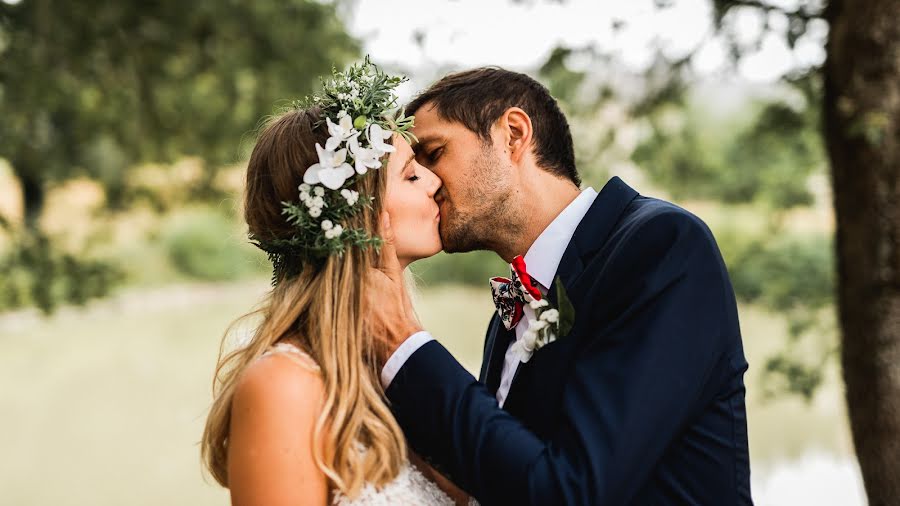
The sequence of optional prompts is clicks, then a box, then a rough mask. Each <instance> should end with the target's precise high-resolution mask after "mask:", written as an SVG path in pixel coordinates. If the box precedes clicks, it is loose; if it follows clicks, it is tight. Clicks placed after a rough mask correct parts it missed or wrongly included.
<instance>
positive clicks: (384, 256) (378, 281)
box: [366, 212, 422, 365]
mask: <svg viewBox="0 0 900 506" xmlns="http://www.w3.org/2000/svg"><path fill="white" fill-rule="evenodd" d="M380 234H381V238H382V240H383V244H382V246H381V265H380V266H379V268H378V269H371V271H370V273H369V290H368V304H367V314H366V317H367V321H366V323H367V324H368V326H369V330H370V332H372V333H373V335H374V337H375V339H376V340H378V341H379V344H380V346H378V347H377V348H378V350H379V353H378V355H379V360H380V365H384V363H385V362H387V360H388V359H389V358H390V357H391V355H393V353H394V351H396V349H397V348H398V347H399V346H400V345H401V344H403V341H406V339H408V338H409V337H410V336H411V335H413V334H415V333H416V332H419V331H420V330H422V326H421V325H420V324H419V322H418V320H417V319H416V316H415V312H414V311H413V308H412V303H411V301H410V298H409V294H408V293H407V291H406V287H405V286H404V281H403V279H404V278H403V268H402V267H401V266H400V259H399V258H398V257H397V250H396V249H395V246H394V231H393V229H392V228H391V219H390V215H388V213H387V212H384V213H382V216H381V231H380Z"/></svg>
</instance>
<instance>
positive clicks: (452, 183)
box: [414, 105, 515, 253]
mask: <svg viewBox="0 0 900 506" xmlns="http://www.w3.org/2000/svg"><path fill="white" fill-rule="evenodd" d="M415 125H416V126H415V129H414V133H415V134H416V136H417V137H418V138H419V143H418V144H416V146H415V151H416V158H417V160H418V161H419V163H420V164H422V165H424V166H425V167H427V168H429V169H430V170H432V171H433V172H434V173H435V174H436V175H437V176H438V177H440V178H441V180H442V181H443V186H442V187H441V189H440V190H439V191H438V193H437V194H436V195H435V200H436V201H437V203H438V206H440V210H441V221H440V228H439V232H440V235H441V242H442V243H443V246H444V251H446V252H448V253H460V252H465V251H474V250H483V249H486V250H495V249H496V248H497V246H498V244H504V242H505V241H508V240H509V237H508V235H509V234H514V233H515V223H514V221H515V216H514V213H512V209H513V203H512V198H511V197H512V196H513V195H512V194H513V188H512V184H511V182H510V171H511V170H512V167H511V165H510V164H509V163H508V161H507V162H504V159H503V158H502V157H501V156H499V154H498V153H497V152H496V150H495V147H494V145H493V143H492V142H491V141H490V140H485V139H482V138H481V137H479V136H478V135H477V134H475V133H474V132H472V131H471V130H469V129H467V128H466V127H465V126H463V125H461V124H459V123H455V122H450V121H447V120H445V119H443V118H441V117H440V116H439V115H438V114H437V112H435V111H434V110H432V109H431V108H430V107H429V106H427V105H426V106H424V107H422V108H421V109H420V110H418V111H416V122H415Z"/></svg>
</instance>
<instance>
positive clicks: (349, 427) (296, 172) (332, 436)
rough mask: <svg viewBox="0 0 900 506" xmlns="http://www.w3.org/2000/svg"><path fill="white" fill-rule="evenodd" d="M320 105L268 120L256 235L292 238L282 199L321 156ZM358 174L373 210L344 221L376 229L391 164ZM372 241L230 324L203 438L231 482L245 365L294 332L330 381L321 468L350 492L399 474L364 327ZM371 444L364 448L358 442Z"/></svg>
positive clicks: (399, 442)
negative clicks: (250, 324)
mask: <svg viewBox="0 0 900 506" xmlns="http://www.w3.org/2000/svg"><path fill="white" fill-rule="evenodd" d="M321 119H322V118H321V112H320V111H319V110H318V109H316V108H312V109H306V110H302V109H298V110H290V111H288V112H285V113H282V114H281V115H279V116H276V117H274V118H272V119H271V120H269V121H268V122H267V124H266V125H265V126H264V127H263V129H262V131H261V133H260V135H259V138H258V140H257V143H256V146H255V147H254V149H253V152H252V154H251V156H250V160H249V164H248V167H247V187H246V197H245V202H244V216H245V219H246V221H247V225H248V227H249V231H250V232H251V233H253V234H255V235H256V236H262V237H283V238H288V237H290V236H291V229H290V225H289V224H288V223H286V222H285V219H284V217H283V215H282V214H281V202H282V201H288V200H290V201H292V200H296V199H297V195H298V190H297V187H298V186H299V185H300V183H301V182H302V179H303V172H304V171H305V169H306V168H307V167H309V166H310V165H312V164H314V163H316V162H317V161H318V157H317V154H316V151H315V144H316V143H317V142H318V143H320V144H322V145H324V144H325V141H326V139H327V137H328V133H327V131H326V129H325V128H324V126H325V125H323V124H321V123H322V122H320V120H321ZM373 172H374V173H375V174H370V175H369V176H367V177H364V178H359V180H358V182H357V183H356V184H357V185H358V187H357V188H356V189H357V190H358V191H359V192H360V193H361V194H363V195H370V196H374V197H375V200H374V202H373V205H372V207H371V208H366V209H365V210H363V211H361V212H358V213H357V214H356V215H355V216H353V217H352V218H351V219H349V220H347V223H346V224H345V227H347V228H364V229H366V230H372V231H375V230H377V224H378V223H379V220H378V217H379V215H380V212H381V209H382V203H383V201H384V195H385V188H386V170H385V169H382V170H376V171H373ZM378 260H379V259H378V253H377V252H376V251H374V250H373V249H367V250H363V249H361V248H348V249H347V251H346V252H345V253H344V255H343V256H342V257H338V256H337V255H332V256H331V257H330V258H328V259H327V260H326V261H325V262H324V264H322V265H312V264H306V265H304V266H303V267H302V269H301V271H300V274H299V276H296V277H292V278H286V279H278V280H277V283H276V285H275V287H274V288H273V289H272V290H271V292H270V293H269V294H268V295H267V296H266V298H265V299H264V301H263V302H262V304H261V305H260V307H259V308H258V309H257V310H256V311H253V312H251V313H249V314H247V315H245V316H244V317H242V318H241V319H239V320H237V321H236V322H234V323H233V324H232V326H231V327H229V331H227V332H226V334H225V336H226V337H225V338H224V339H223V341H222V347H221V348H220V352H219V361H218V365H217V367H216V373H215V376H214V379H213V395H214V399H215V400H214V401H213V404H212V408H211V410H210V412H209V417H208V418H207V421H206V428H205V430H204V432H203V440H202V442H201V446H202V449H201V456H202V459H203V462H204V464H205V466H206V467H207V468H208V469H209V471H210V473H211V474H212V476H213V477H214V478H215V479H216V481H218V482H219V483H220V484H222V485H223V486H225V487H227V486H228V467H227V464H228V462H227V461H228V434H229V426H230V421H231V407H232V402H233V397H234V392H235V387H236V385H237V384H238V382H239V380H240V377H241V373H242V372H243V371H244V370H245V369H246V368H247V366H248V365H249V364H251V363H252V362H253V361H254V360H256V359H257V358H258V357H260V356H261V355H262V354H263V353H264V352H265V351H266V350H268V349H269V348H270V347H271V346H272V345H273V344H274V343H276V342H278V341H281V340H286V339H289V340H291V341H293V342H295V343H299V344H300V346H301V347H302V348H303V349H304V351H306V352H307V353H309V355H310V356H312V357H313V358H314V359H315V360H316V362H317V363H318V364H319V366H320V367H321V375H322V380H323V384H324V388H325V401H324V405H323V409H322V414H321V415H320V416H319V418H318V421H317V423H316V425H315V432H314V436H313V442H312V448H313V454H314V458H315V461H316V464H317V465H318V467H319V469H321V470H322V472H323V473H325V475H326V476H327V477H328V479H329V480H330V482H331V484H332V486H333V487H334V488H336V489H339V490H341V491H342V492H343V493H344V494H346V495H347V496H349V497H353V496H355V495H356V494H357V493H358V492H359V490H360V489H361V487H362V486H363V485H364V484H365V483H367V482H371V483H374V484H376V485H383V484H386V483H387V482H389V481H390V480H392V479H394V478H395V477H396V476H397V474H398V473H399V472H400V469H401V466H402V465H403V462H404V459H405V456H406V443H405V439H404V437H403V433H402V431H401V430H400V427H399V425H397V422H396V420H395V419H394V417H393V416H392V414H391V412H390V409H389V408H388V406H387V404H386V400H385V398H384V396H383V392H382V390H381V387H380V385H379V381H378V371H377V369H376V367H377V366H376V364H375V348H374V347H375V343H374V341H373V340H372V337H371V334H370V333H368V332H367V331H366V329H365V327H364V321H365V314H364V305H365V297H364V294H365V293H366V289H367V288H366V284H367V283H366V279H367V277H366V273H367V270H368V269H370V268H372V267H374V266H376V265H377V264H378ZM248 317H256V318H261V320H262V322H261V324H259V325H258V326H257V327H256V330H255V331H254V333H253V334H252V338H251V339H250V340H249V343H248V344H245V345H242V346H240V347H238V348H237V349H235V350H234V351H231V352H228V353H225V351H224V350H225V348H226V346H227V345H226V342H227V337H228V336H229V335H230V330H231V329H232V328H234V327H235V325H236V324H237V323H239V322H241V321H242V320H244V318H248ZM358 443H362V444H363V445H365V446H366V447H368V451H367V452H360V451H359V449H358V447H357V444H358Z"/></svg>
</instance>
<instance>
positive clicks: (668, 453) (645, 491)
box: [387, 178, 752, 506]
mask: <svg viewBox="0 0 900 506" xmlns="http://www.w3.org/2000/svg"><path fill="white" fill-rule="evenodd" d="M557 276H558V279H560V280H561V282H562V283H563V285H564V286H565V289H566V291H567V293H568V295H569V298H570V299H571V300H572V303H573V305H574V307H575V312H576V318H575V324H574V326H573V328H572V331H571V332H570V333H569V334H568V335H565V336H562V337H560V338H559V339H558V340H557V341H555V342H553V343H551V344H548V345H546V346H544V347H543V348H541V349H540V350H538V351H536V352H535V353H534V355H533V356H532V358H531V360H530V361H529V362H527V363H524V364H519V368H518V370H517V372H516V376H515V379H514V381H513V384H512V388H511V390H510V392H509V395H508V397H507V400H506V403H505V404H504V407H503V408H500V407H499V406H498V404H497V401H496V399H495V397H494V394H495V389H496V385H497V384H498V383H499V374H500V369H501V366H502V355H503V354H504V353H505V351H506V346H507V344H508V343H509V341H510V339H511V338H512V333H511V332H508V331H506V330H505V329H504V328H503V327H502V325H501V324H500V322H499V320H498V318H497V316H496V314H495V315H494V318H493V319H492V321H491V324H490V328H489V329H488V333H487V339H486V343H485V360H484V365H483V367H482V374H481V381H476V380H475V378H474V377H473V376H472V375H471V374H469V373H468V372H467V371H466V370H465V369H464V368H463V367H462V366H461V365H460V364H459V363H458V362H457V361H456V360H455V359H454V358H453V357H452V356H451V355H450V354H449V353H448V352H447V351H446V350H445V349H444V348H443V347H442V346H441V345H440V344H438V343H437V342H435V341H433V342H429V343H428V344H426V345H424V346H422V347H421V348H420V349H419V350H418V351H416V352H415V353H414V354H413V355H412V356H411V357H410V358H409V360H408V361H407V362H406V364H404V366H403V367H402V368H401V369H400V371H399V372H398V374H397V375H396V376H395V378H394V380H393V382H392V383H391V385H390V386H389V388H388V390H387V397H388V399H389V401H390V402H391V406H392V410H393V412H394V414H395V416H396V418H397V420H398V421H399V423H400V425H401V427H402V428H403V430H404V432H405V433H406V435H407V437H408V440H409V443H410V445H411V446H412V448H413V449H414V450H415V451H416V452H417V453H419V454H420V455H422V456H423V457H424V458H425V459H426V460H427V461H429V462H430V463H431V464H432V465H434V466H435V467H436V468H437V469H438V470H440V471H441V472H443V473H444V474H446V475H447V476H448V477H449V478H450V479H452V480H453V481H454V482H456V483H457V484H458V485H459V486H460V487H462V488H463V489H465V490H466V491H468V492H469V493H471V494H472V495H473V496H475V497H476V498H477V499H478V500H479V501H480V502H481V503H482V504H484V505H495V504H515V505H542V506H544V505H557V504H602V505H606V506H610V505H626V504H641V505H643V504H652V505H657V504H703V505H718V506H722V505H732V504H739V505H744V504H752V501H751V498H750V464H749V455H748V448H747V422H746V410H745V405H744V395H745V389H744V382H743V375H744V372H745V371H746V369H747V362H746V360H745V358H744V352H743V346H742V343H741V335H740V329H739V326H738V315H737V308H736V304H735V299H734V292H733V289H732V287H731V284H730V281H729V279H728V274H727V272H726V269H725V264H724V263H723V261H722V258H721V255H720V253H719V250H718V247H717V246H716V243H715V240H714V239H713V236H712V234H711V233H710V231H709V229H708V228H707V227H706V225H705V224H704V223H703V222H702V221H700V219H699V218H697V217H696V216H694V215H692V214H690V213H688V212H687V211H685V210H683V209H681V208H679V207H677V206H675V205H672V204H670V203H667V202H664V201H661V200H656V199H652V198H646V197H643V196H640V195H638V193H637V192H635V191H634V190H633V189H631V188H630V187H629V186H628V185H626V184H625V183H624V182H622V181H621V180H620V179H618V178H613V179H612V180H610V181H609V183H607V184H606V186H605V187H604V188H603V190H602V191H601V192H600V194H599V195H598V197H597V199H596V200H595V202H594V204H593V205H592V206H591V209H590V210H589V211H588V213H587V215H586V216H585V217H584V219H583V220H582V222H581V223H580V224H579V226H578V228H577V230H576V232H575V235H574V237H573V238H572V241H571V242H570V243H569V245H568V247H567V249H566V252H565V254H564V255H563V257H562V261H561V262H560V265H559V268H558V270H557ZM555 291H556V290H555V287H550V290H549V295H548V299H549V300H550V302H551V303H555V302H556V301H555ZM488 385H490V387H489V386H488Z"/></svg>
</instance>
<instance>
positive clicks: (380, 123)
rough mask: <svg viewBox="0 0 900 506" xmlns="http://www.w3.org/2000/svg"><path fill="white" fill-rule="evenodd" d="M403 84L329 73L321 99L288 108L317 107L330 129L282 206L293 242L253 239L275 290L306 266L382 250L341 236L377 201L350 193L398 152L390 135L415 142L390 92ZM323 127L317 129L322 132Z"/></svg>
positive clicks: (357, 234)
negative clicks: (350, 252)
mask: <svg viewBox="0 0 900 506" xmlns="http://www.w3.org/2000/svg"><path fill="white" fill-rule="evenodd" d="M404 81H406V77H402V76H390V75H387V74H385V73H384V72H382V71H381V69H379V68H378V67H377V66H376V65H375V64H373V63H371V62H370V61H369V58H368V56H367V57H366V59H365V61H363V62H362V63H359V64H356V65H353V66H351V67H350V68H349V69H347V70H346V71H344V72H338V71H337V69H333V70H332V79H331V80H330V81H326V80H324V79H323V80H322V88H323V89H322V92H321V93H319V94H315V95H313V96H312V97H307V98H306V99H305V100H303V101H295V102H294V103H292V104H291V108H293V109H306V108H310V107H318V108H320V110H321V111H322V117H324V118H325V123H326V124H327V126H328V135H329V137H328V141H327V142H326V143H325V146H324V147H323V146H322V145H321V144H319V143H316V152H317V154H318V156H319V163H316V164H313V165H311V166H310V167H309V168H307V169H306V172H305V173H304V175H303V184H301V185H300V186H299V187H298V188H297V190H298V191H299V198H298V200H297V201H294V202H289V201H284V202H282V203H281V206H282V210H281V213H282V215H284V216H285V219H286V220H287V222H288V223H289V224H290V225H291V226H292V227H293V232H294V233H293V235H292V236H291V237H290V238H264V237H259V236H257V235H254V234H252V233H251V234H250V242H251V243H252V244H254V245H255V246H256V247H258V248H260V249H261V250H263V251H265V252H266V254H267V255H268V257H269V260H270V261H271V262H272V266H273V269H274V272H273V275H272V284H273V285H274V284H275V283H277V281H278V280H279V279H282V278H284V277H291V276H293V275H296V274H298V273H299V271H300V269H301V268H302V265H303V264H304V263H307V262H322V261H324V260H325V259H327V258H328V257H329V256H331V255H332V254H338V255H343V254H344V252H345V251H346V249H347V248H352V247H354V246H355V247H360V248H367V247H369V246H374V247H379V246H381V239H380V238H379V237H377V236H374V235H371V234H370V232H369V231H367V230H365V229H362V228H355V229H353V228H345V226H344V223H346V220H347V218H349V217H351V216H354V215H356V214H357V213H359V212H360V211H361V210H362V208H364V207H371V206H372V202H373V201H374V199H375V197H374V196H370V195H360V194H359V192H357V191H356V190H353V189H351V188H352V187H353V186H354V184H355V183H356V181H358V180H359V179H360V178H363V177H365V176H366V174H367V173H368V171H369V170H370V169H379V168H381V165H382V163H381V160H382V158H383V157H384V156H385V155H386V154H388V153H392V152H393V151H394V150H395V148H394V146H392V145H390V144H388V143H387V142H385V141H387V140H388V139H390V138H391V136H392V135H393V134H395V133H396V134H399V135H401V136H402V137H403V138H404V139H406V140H407V141H413V140H415V137H414V136H413V134H412V132H410V131H409V129H410V128H412V126H413V117H412V116H409V117H406V116H405V115H404V114H403V111H402V110H400V111H398V110H397V109H398V108H397V96H396V94H395V93H394V89H395V88H396V87H397V86H398V85H399V84H400V83H402V82H404ZM320 125H321V122H320V123H318V124H316V125H315V126H316V127H319V126H320Z"/></svg>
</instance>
